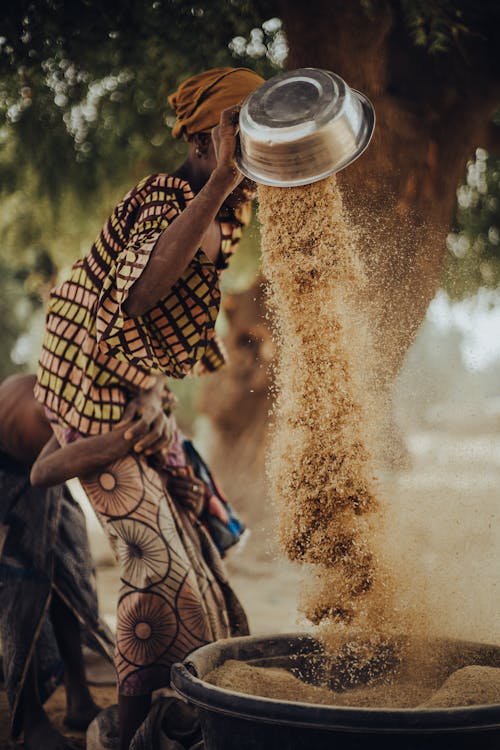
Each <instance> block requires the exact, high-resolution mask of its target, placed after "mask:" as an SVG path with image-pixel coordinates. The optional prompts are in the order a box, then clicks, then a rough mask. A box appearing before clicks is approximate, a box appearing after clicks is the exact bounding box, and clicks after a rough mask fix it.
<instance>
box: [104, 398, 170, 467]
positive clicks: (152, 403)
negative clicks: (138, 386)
mask: <svg viewBox="0 0 500 750" xmlns="http://www.w3.org/2000/svg"><path fill="white" fill-rule="evenodd" d="M127 425H130V427H129V429H127V430H126V431H125V433H124V438H125V440H129V441H131V442H132V443H133V448H134V451H136V453H145V454H146V455H151V454H154V453H160V452H162V451H166V450H168V448H170V446H171V445H172V442H173V440H174V437H175V430H176V422H175V418H174V417H172V416H167V414H165V412H164V410H163V389H162V388H159V387H156V386H155V387H154V388H152V389H151V390H149V391H141V393H139V394H138V396H136V397H135V398H134V399H132V401H130V402H129V403H128V404H127V407H126V409H125V411H124V413H123V418H122V420H121V422H120V423H119V424H118V425H117V428H118V429H121V428H123V427H126V426H127Z"/></svg>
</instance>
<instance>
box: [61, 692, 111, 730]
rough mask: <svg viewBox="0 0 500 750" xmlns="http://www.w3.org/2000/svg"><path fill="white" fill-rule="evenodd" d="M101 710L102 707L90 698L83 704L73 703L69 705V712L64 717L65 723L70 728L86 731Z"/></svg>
mask: <svg viewBox="0 0 500 750" xmlns="http://www.w3.org/2000/svg"><path fill="white" fill-rule="evenodd" d="M101 711H102V708H101V707H100V706H98V705H97V703H94V701H93V700H92V699H91V698H89V700H88V701H86V702H85V703H83V704H80V705H75V704H73V705H72V706H68V712H67V714H66V716H65V717H64V724H65V725H66V726H67V727H68V729H76V730H77V731H79V732H84V731H85V730H86V729H87V727H88V725H89V724H90V722H91V721H92V720H93V719H95V717H96V716H97V714H100V713H101Z"/></svg>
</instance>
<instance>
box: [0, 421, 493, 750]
mask: <svg viewBox="0 0 500 750" xmlns="http://www.w3.org/2000/svg"><path fill="white" fill-rule="evenodd" d="M408 445H409V448H410V451H411V455H412V466H411V468H410V469H406V470H405V471H401V472H396V473H395V472H392V473H388V474H385V475H382V476H381V495H382V498H383V501H384V504H385V505H386V507H387V511H386V530H385V535H384V538H385V547H386V551H387V555H388V558H389V560H391V561H392V565H393V566H394V568H395V569H396V570H397V571H398V578H397V584H396V585H397V586H398V587H399V588H400V600H401V606H405V607H408V608H409V609H410V610H413V611H414V612H415V622H419V624H420V625H421V626H422V628H424V629H427V630H430V631H436V632H439V633H444V634H446V635H451V636H456V637H465V638H471V639H477V640H481V641H486V642H495V643H498V642H500V617H499V614H500V611H499V604H498V602H499V600H500V598H499V596H498V570H499V569H500V524H499V523H498V520H499V514H500V491H499V486H500V436H499V435H498V434H497V433H491V434H478V433H477V432H476V433H474V434H473V433H470V434H467V433H466V432H464V431H463V430H462V431H460V432H457V431H456V430H455V431H447V430H445V429H442V430H433V431H428V432H420V433H415V434H413V435H411V436H410V437H409V440H408ZM88 518H89V531H90V535H91V545H92V549H93V554H94V556H95V559H96V561H97V564H98V571H97V572H98V588H99V599H100V606H101V612H102V614H103V616H104V617H105V619H106V621H107V622H108V624H109V625H111V626H112V627H113V626H114V624H115V615H114V612H115V604H116V592H117V586H118V572H117V569H116V567H115V566H114V565H113V564H112V558H111V555H110V552H109V548H108V545H107V542H106V540H105V538H104V536H103V534H102V531H101V530H100V527H99V526H98V524H97V522H96V521H95V518H93V517H92V516H91V515H89V516H88ZM272 533H273V519H272V516H271V515H270V513H269V512H268V513H267V514H266V515H265V516H263V518H262V522H261V524H260V525H259V526H257V527H254V528H253V529H252V532H251V534H250V535H249V537H248V539H247V540H246V544H245V545H244V547H243V549H241V550H237V551H236V550H235V551H234V552H233V553H232V554H231V555H230V557H229V560H228V568H229V571H230V574H231V580H232V583H233V585H234V588H235V589H236V591H237V593H238V594H239V596H240V598H241V600H242V602H243V604H244V606H245V607H246V609H247V612H248V615H249V619H250V625H251V629H252V632H253V633H254V634H264V633H279V632H281V633H282V632H290V631H297V630H301V629H306V628H307V625H306V623H304V622H303V621H301V620H300V617H299V616H298V614H297V594H298V589H299V585H300V570H299V569H298V568H297V567H296V566H294V565H291V564H290V563H288V562H286V561H285V560H283V559H281V558H280V557H279V555H278V553H277V551H276V549H275V547H274V546H273V543H272ZM90 676H91V678H93V679H94V680H97V681H102V680H106V679H108V680H109V679H110V676H109V672H108V673H107V675H106V674H104V673H103V672H102V670H96V668H95V666H94V667H92V669H91V673H90ZM93 691H94V692H95V695H96V700H97V701H98V702H100V704H101V705H103V706H105V705H109V704H110V703H112V702H114V699H115V692H114V687H112V686H109V685H108V686H102V685H101V686H98V687H95V688H93ZM48 709H49V712H50V715H51V716H52V717H53V719H54V722H55V723H56V724H57V725H58V726H60V723H61V720H62V717H63V712H64V696H63V691H62V690H59V691H57V693H56V694H55V695H54V696H53V698H52V699H51V701H50V703H49V704H48ZM6 733H7V714H6V704H5V696H4V694H3V693H0V750H6V748H7V747H8V745H7V744H6ZM80 741H81V742H82V747H83V740H82V736H81V735H80Z"/></svg>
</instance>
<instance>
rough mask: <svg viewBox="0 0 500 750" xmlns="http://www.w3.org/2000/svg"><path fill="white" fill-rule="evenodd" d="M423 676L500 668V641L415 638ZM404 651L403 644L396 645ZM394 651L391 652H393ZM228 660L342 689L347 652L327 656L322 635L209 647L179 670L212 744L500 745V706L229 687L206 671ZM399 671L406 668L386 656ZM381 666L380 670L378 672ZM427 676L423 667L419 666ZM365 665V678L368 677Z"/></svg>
mask: <svg viewBox="0 0 500 750" xmlns="http://www.w3.org/2000/svg"><path fill="white" fill-rule="evenodd" d="M413 646H414V648H413V653H414V654H415V653H417V655H418V657H417V660H418V664H419V666H421V667H422V674H423V675H424V677H423V678H422V679H426V677H425V675H430V674H431V673H432V675H433V679H434V680H436V679H437V680H438V683H437V684H440V682H442V681H444V680H445V679H446V677H448V675H450V674H451V673H452V672H454V671H455V670H456V669H460V668H462V667H465V666H469V665H472V664H476V665H483V666H495V667H500V647H498V646H490V645H485V644H479V643H471V642H465V641H452V640H440V639H436V640H433V641H423V640H422V641H415V642H413ZM395 649H396V650H397V648H396V647H395ZM386 656H387V655H386ZM228 659H236V660H239V661H245V662H247V663H249V664H252V665H255V666H268V667H285V668H287V669H289V670H290V671H292V672H294V673H295V674H298V675H300V676H301V677H302V679H304V680H306V681H308V682H312V683H317V682H318V681H322V682H325V680H326V681H328V682H329V683H330V684H333V685H334V686H335V688H336V689H342V682H343V680H344V682H345V679H347V678H345V679H344V677H343V675H344V674H345V675H347V674H349V678H348V679H349V685H347V684H345V685H344V687H352V686H353V684H355V682H356V678H355V682H354V683H353V676H352V675H353V672H352V668H351V669H349V670H346V671H345V673H344V671H343V662H345V659H346V655H345V651H344V654H343V653H342V649H339V653H338V654H336V655H335V654H334V655H333V656H331V655H326V654H325V653H324V651H323V649H322V647H321V645H320V644H319V643H318V641H316V640H315V639H314V638H312V637H310V636H306V635H297V634H293V635H278V636H271V637H267V638H255V637H246V638H233V639H231V640H225V641H218V642H216V643H212V644H209V645H208V646H203V647H202V648H200V649H198V650H196V651H194V652H193V653H192V654H190V656H189V657H188V658H187V659H186V660H185V661H184V662H183V663H182V664H176V665H174V667H173V669H172V684H173V687H174V688H175V690H176V691H177V692H178V693H179V694H180V695H182V696H184V697H185V698H186V699H187V700H188V701H189V702H190V703H192V704H194V705H196V706H198V708H199V710H200V717H201V724H202V730H203V737H204V741H205V750H326V749H327V748H328V750H375V749H376V748H380V749H381V750H382V748H383V750H437V749H438V748H439V750H500V704H494V705H482V706H470V707H460V708H448V709H443V708H435V709H376V708H351V707H349V708H347V707H337V706H323V705H312V704H308V703H292V702H288V701H280V700H271V699H267V698H260V697H256V696H251V695H245V694H243V693H239V692H235V691H230V690H224V689H221V688H219V687H215V686H214V685H211V684H209V683H207V682H206V681H204V677H205V676H206V675H207V674H208V673H209V672H211V671H212V670H213V669H215V668H216V667H218V666H220V665H221V664H223V663H224V662H225V661H227V660H228ZM383 663H384V664H388V665H390V667H388V668H391V669H396V671H397V670H398V669H400V668H403V669H404V665H403V666H402V667H400V666H397V667H395V666H394V663H392V664H391V659H390V658H389V659H387V658H385V659H384V662H383ZM372 672H373V670H372ZM419 674H420V670H419ZM366 675H367V670H366V668H364V669H362V670H360V672H359V674H358V677H357V684H358V685H361V684H362V683H363V682H364V681H366V679H367V677H366Z"/></svg>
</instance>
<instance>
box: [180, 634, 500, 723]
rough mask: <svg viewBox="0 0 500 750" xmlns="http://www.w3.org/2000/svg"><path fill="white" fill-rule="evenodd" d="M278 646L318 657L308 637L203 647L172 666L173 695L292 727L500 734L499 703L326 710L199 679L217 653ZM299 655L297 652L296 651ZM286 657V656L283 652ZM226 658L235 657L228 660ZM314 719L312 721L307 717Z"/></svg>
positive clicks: (229, 641) (233, 641) (246, 638)
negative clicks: (203, 661) (202, 659)
mask: <svg viewBox="0 0 500 750" xmlns="http://www.w3.org/2000/svg"><path fill="white" fill-rule="evenodd" d="M435 640H436V641H437V642H438V641H443V642H447V643H450V644H451V643H454V644H457V645H463V646H471V645H473V646H475V647H477V646H481V647H483V648H485V649H488V648H492V649H494V650H495V651H497V650H498V649H499V648H500V647H499V646H494V645H492V644H485V643H471V642H468V641H462V640H460V639H451V638H450V639H445V638H436V639H435ZM270 642H273V644H278V646H279V647H280V648H284V649H285V652H286V649H287V648H288V644H291V643H292V642H293V644H294V653H306V654H307V653H315V652H321V650H322V649H321V645H320V644H319V642H318V641H317V640H316V639H315V638H314V637H312V636H310V635H309V634H307V633H283V634H277V635H270V636H243V637H239V638H230V639H227V640H223V641H215V642H214V643H210V644H207V645H205V646H202V647H200V648H198V649H196V650H195V651H193V652H192V653H191V654H189V656H187V657H186V659H185V660H184V662H182V663H176V664H174V665H173V666H172V682H171V685H172V687H173V689H174V691H175V692H176V693H178V694H179V695H181V696H183V697H184V698H185V699H186V700H188V701H189V702H191V703H194V704H195V705H197V706H198V707H200V708H202V709H204V710H206V711H210V712H214V713H218V714H224V715H227V716H233V717H235V718H239V719H247V720H250V721H252V720H257V721H259V722H262V723H272V724H281V725H288V726H294V727H309V728H315V729H326V730H329V731H341V732H347V733H351V732H352V733H367V734H371V733H378V734H395V733H396V734H426V733H434V732H439V733H443V734H444V735H446V734H453V733H455V732H460V731H464V730H466V731H467V730H469V731H471V730H472V731H473V730H474V729H477V730H479V731H491V730H499V729H500V704H499V703H493V704H481V705H476V706H454V707H451V708H442V707H435V708H426V709H421V708H376V707H354V706H325V705H319V704H315V703H300V702H294V701H283V700H279V699H275V698H263V697H261V696H255V695H249V694H247V693H241V692H239V691H236V690H226V689H224V688H219V687H217V686H215V685H212V684H211V683H208V682H206V681H205V679H204V677H205V675H203V676H202V677H198V671H197V664H196V661H197V658H199V656H201V655H202V654H203V655H206V654H210V653H211V652H217V651H220V650H221V649H222V650H223V651H224V650H228V649H229V651H233V650H235V651H240V650H241V651H242V652H243V651H244V649H245V647H246V646H250V647H251V648H253V647H254V645H257V646H259V645H260V644H269V643H270ZM297 647H298V648H299V651H296V650H295V649H296V648H297ZM285 652H284V653H285ZM228 658H238V656H235V655H232V656H229V657H228ZM311 714H313V716H311Z"/></svg>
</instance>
